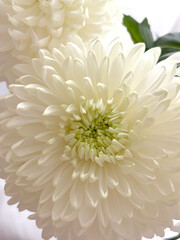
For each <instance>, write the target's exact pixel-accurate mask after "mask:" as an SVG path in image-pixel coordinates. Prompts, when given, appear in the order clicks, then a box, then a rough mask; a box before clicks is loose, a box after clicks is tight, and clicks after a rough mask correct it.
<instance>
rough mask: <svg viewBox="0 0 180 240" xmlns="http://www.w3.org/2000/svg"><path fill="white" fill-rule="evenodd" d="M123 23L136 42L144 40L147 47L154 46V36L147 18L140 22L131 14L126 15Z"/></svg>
mask: <svg viewBox="0 0 180 240" xmlns="http://www.w3.org/2000/svg"><path fill="white" fill-rule="evenodd" d="M123 24H124V26H126V28H127V30H128V32H129V33H130V35H131V38H132V40H133V42H134V43H139V42H144V43H145V44H146V49H149V48H151V47H152V46H153V36H152V32H151V29H150V25H149V23H148V20H147V18H145V19H144V20H143V22H142V23H138V22H137V21H136V20H135V19H133V18H132V17H131V16H127V15H124V19H123Z"/></svg>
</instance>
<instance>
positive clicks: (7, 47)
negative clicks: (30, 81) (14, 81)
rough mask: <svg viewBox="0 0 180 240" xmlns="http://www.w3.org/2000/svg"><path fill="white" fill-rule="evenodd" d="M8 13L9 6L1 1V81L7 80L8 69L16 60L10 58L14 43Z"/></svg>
mask: <svg viewBox="0 0 180 240" xmlns="http://www.w3.org/2000/svg"><path fill="white" fill-rule="evenodd" d="M8 11H10V8H9V7H8V5H4V4H3V3H2V1H1V0H0V23H1V25H0V36H1V37H0V81H3V80H5V79H6V78H7V76H6V73H7V69H8V68H9V66H11V65H12V63H13V62H14V58H13V57H9V56H10V52H11V51H12V50H13V41H12V39H11V38H10V36H9V32H8V30H9V28H10V23H9V22H8V16H7V12H8ZM9 75H10V73H9Z"/></svg>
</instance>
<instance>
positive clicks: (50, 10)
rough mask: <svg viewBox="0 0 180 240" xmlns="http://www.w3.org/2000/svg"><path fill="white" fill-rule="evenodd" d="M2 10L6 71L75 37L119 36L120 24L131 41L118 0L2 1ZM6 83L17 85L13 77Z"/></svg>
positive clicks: (0, 42)
mask: <svg viewBox="0 0 180 240" xmlns="http://www.w3.org/2000/svg"><path fill="white" fill-rule="evenodd" d="M118 5H119V3H118ZM0 6H1V9H0V20H1V28H0V34H1V40H0V59H7V61H6V60H3V66H4V67H5V68H6V69H9V68H11V69H12V66H13V65H14V62H16V64H17V63H18V61H19V62H28V61H31V58H33V57H38V52H39V49H41V48H44V49H50V50H52V49H53V48H58V47H59V45H60V44H61V43H66V42H68V41H70V40H71V39H73V38H74V37H76V35H78V36H80V37H81V38H82V39H83V41H84V42H89V41H90V40H92V39H93V38H94V37H97V36H99V35H101V34H105V33H107V32H109V31H111V34H113V32H114V34H117V33H116V32H117V29H116V28H117V26H116V25H117V22H118V29H122V30H120V31H121V32H122V35H123V36H126V38H128V39H129V36H128V34H127V32H124V29H123V28H122V26H121V20H122V12H121V10H120V9H119V10H117V3H116V0H108V1H106V0H96V1H94V0H66V1H65V0H48V1H47V0H32V1H19V0H0ZM113 29H114V30H113ZM118 34H119V31H118ZM2 52H3V54H2ZM14 58H15V59H16V60H15V61H14ZM12 59H13V60H12ZM17 59H18V60H17ZM11 62H12V64H10V63H11ZM0 63H1V61H0ZM4 63H5V64H4ZM3 72H4V71H3ZM9 72H10V71H9ZM11 72H12V70H11ZM7 81H8V82H14V81H13V77H11V78H9V79H8V80H7Z"/></svg>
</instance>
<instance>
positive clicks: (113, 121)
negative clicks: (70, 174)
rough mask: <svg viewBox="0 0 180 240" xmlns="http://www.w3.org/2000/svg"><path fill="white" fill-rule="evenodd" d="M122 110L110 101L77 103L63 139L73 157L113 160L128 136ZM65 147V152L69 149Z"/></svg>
mask: <svg viewBox="0 0 180 240" xmlns="http://www.w3.org/2000/svg"><path fill="white" fill-rule="evenodd" d="M127 128H128V126H127V121H126V119H125V118H124V113H122V112H120V111H119V109H118V107H116V106H115V105H113V104H112V102H111V101H108V102H107V103H105V104H104V103H103V101H102V99H100V100H98V101H97V102H94V101H93V100H88V101H86V102H84V103H83V104H82V105H81V106H80V111H79V113H78V115H76V117H73V116H72V120H71V123H70V126H69V128H68V134H67V135H66V141H67V144H68V148H67V149H69V150H70V149H71V150H70V151H71V154H72V156H73V157H75V156H77V155H78V157H79V158H80V159H85V160H89V159H91V160H92V161H95V162H97V163H98V164H99V165H102V164H103V163H104V162H105V161H111V162H114V163H115V162H116V160H117V159H119V157H120V156H122V155H123V152H124V150H125V146H124V144H125V143H126V142H127V137H128V133H127V132H128V131H127V130H128V129H127ZM69 150H68V152H69Z"/></svg>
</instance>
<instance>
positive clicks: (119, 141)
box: [0, 0, 180, 240]
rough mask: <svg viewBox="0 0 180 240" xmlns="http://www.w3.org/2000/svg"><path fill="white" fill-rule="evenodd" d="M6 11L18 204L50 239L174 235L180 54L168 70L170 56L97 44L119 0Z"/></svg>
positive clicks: (6, 121) (11, 166) (3, 160)
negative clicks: (170, 229) (167, 232)
mask: <svg viewBox="0 0 180 240" xmlns="http://www.w3.org/2000/svg"><path fill="white" fill-rule="evenodd" d="M106 3H108V4H107V5H106ZM0 4H1V7H2V8H1V10H0V11H2V13H1V15H0V19H1V20H2V23H3V24H2V26H1V27H0V31H1V34H2V36H3V37H2V38H1V39H0V44H1V48H0V51H1V55H0V56H1V57H2V59H3V61H2V63H1V62H0V63H1V66H2V68H3V69H4V70H3V71H6V70H8V71H7V73H8V74H9V75H8V76H9V79H11V82H13V84H11V85H9V90H10V94H9V95H7V96H3V97H1V99H0V133H1V134H0V177H1V178H3V179H5V181H6V185H5V192H6V194H7V195H8V196H10V197H11V199H10V201H9V203H10V204H15V203H18V208H19V209H20V210H26V209H27V210H29V211H31V212H33V214H32V215H31V216H30V218H31V219H35V220H36V223H37V226H38V227H40V228H42V230H43V233H42V237H43V239H46V240H48V239H50V238H51V237H52V236H54V237H56V238H57V239H62V240H92V239H95V240H97V239H98V240H112V239H113V240H132V239H133V240H140V239H142V237H143V236H144V237H148V238H152V237H153V236H154V234H156V235H158V236H163V234H164V229H165V228H166V227H171V226H172V225H173V221H172V220H173V219H175V218H180V215H179V211H178V209H179V208H178V207H179V200H180V172H179V169H180V148H179V143H180V128H179V125H180V100H179V99H180V68H177V63H180V54H179V53H177V54H174V55H173V56H171V57H169V58H167V59H166V60H165V61H162V62H159V63H158V59H159V56H160V49H159V48H154V49H151V50H149V51H147V52H145V46H144V44H136V45H133V46H129V48H128V50H125V49H124V48H123V46H122V43H121V41H120V40H121V36H120V38H118V39H117V38H115V39H114V40H113V41H110V42H109V43H108V44H107V42H106V41H105V40H104V39H101V38H98V39H93V37H94V36H97V34H100V33H104V31H105V28H104V27H106V26H108V25H109V24H110V22H111V20H110V19H111V15H112V13H111V11H110V10H109V11H108V9H111V10H112V9H113V8H114V5H113V4H114V1H112V0H109V1H104V0H97V1H93V0H49V1H48V0H28V1H24V0H6V1H5V0H0ZM110 4H112V6H111V8H109V7H108V8H107V6H110ZM2 9H4V10H2ZM5 12H7V15H6V14H5ZM10 56H11V62H9V57H10ZM6 59H8V62H9V65H8V64H7V61H6ZM6 76H7V75H6ZM12 76H17V78H15V79H13V80H12Z"/></svg>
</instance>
